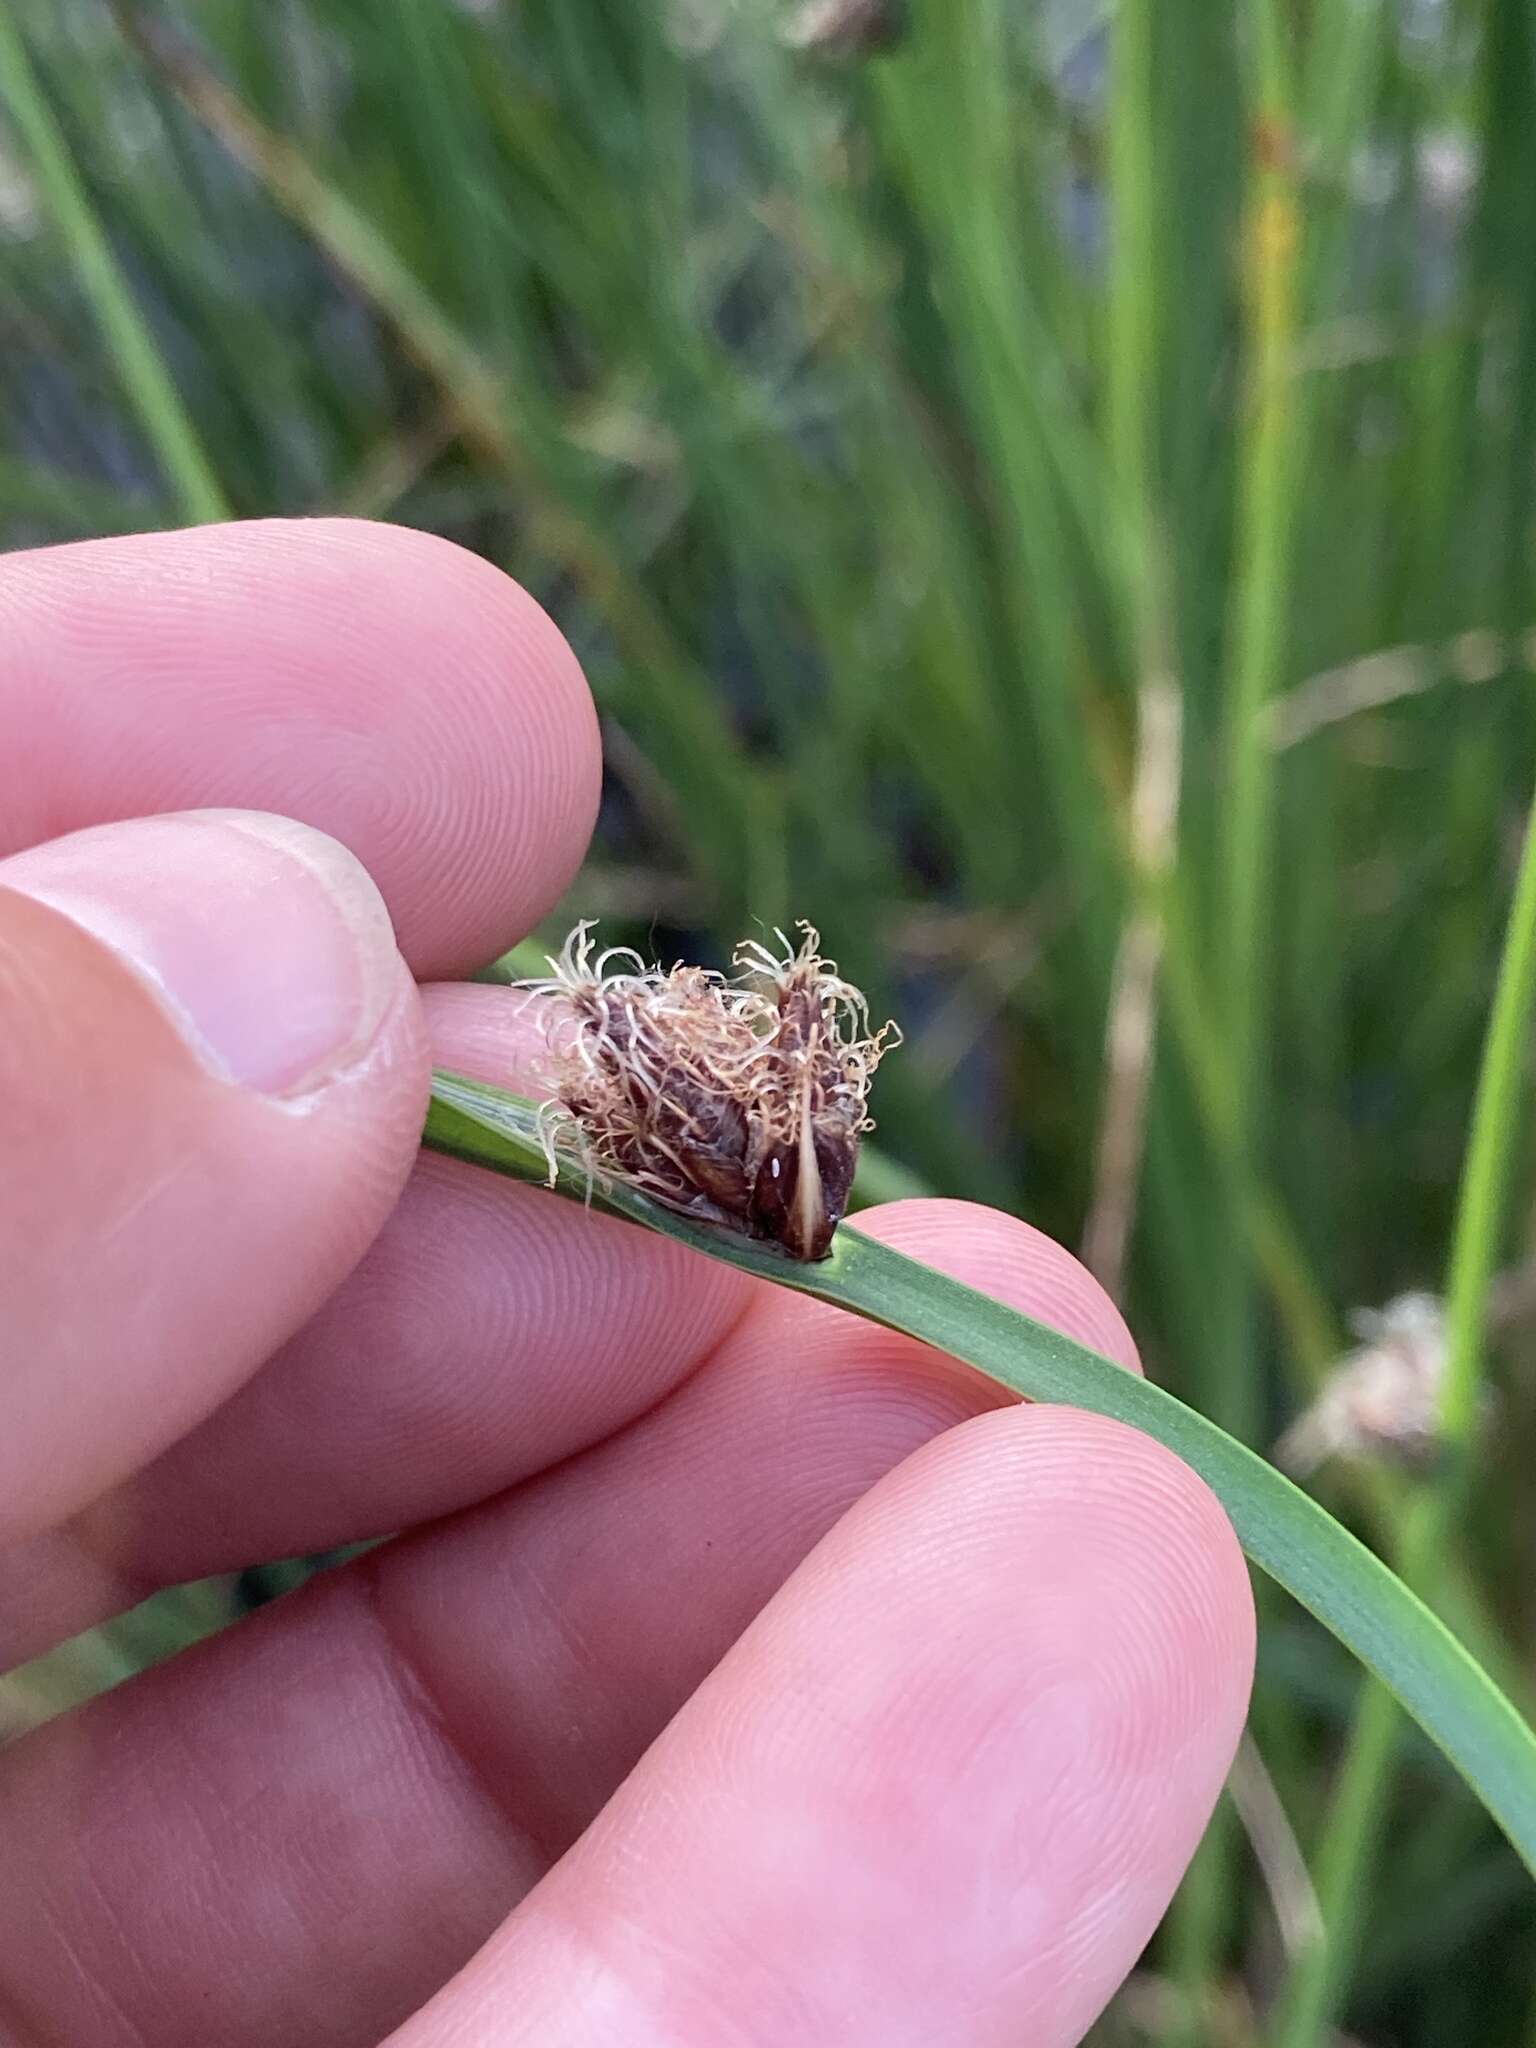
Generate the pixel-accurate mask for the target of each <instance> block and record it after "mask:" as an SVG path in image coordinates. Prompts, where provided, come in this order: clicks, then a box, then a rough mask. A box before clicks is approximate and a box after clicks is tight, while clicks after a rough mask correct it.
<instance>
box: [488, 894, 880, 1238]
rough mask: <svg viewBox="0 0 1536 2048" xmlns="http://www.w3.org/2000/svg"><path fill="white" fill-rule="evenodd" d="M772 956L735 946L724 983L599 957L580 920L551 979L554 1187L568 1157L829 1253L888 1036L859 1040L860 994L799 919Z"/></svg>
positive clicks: (628, 956)
mask: <svg viewBox="0 0 1536 2048" xmlns="http://www.w3.org/2000/svg"><path fill="white" fill-rule="evenodd" d="M797 929H798V930H799V931H800V932H801V934H802V939H801V943H800V944H799V945H798V946H795V945H794V944H792V943H791V941H790V940H788V939H787V938H786V937H785V936H784V934H783V933H782V932H778V933H776V934H775V936H776V937H777V938H778V940H779V941H780V944H781V947H782V952H780V953H774V952H770V951H769V950H768V949H767V948H766V947H764V946H761V945H759V944H757V943H756V942H755V941H747V942H745V943H743V944H742V945H741V946H740V947H738V948H737V951H736V955H735V959H734V962H733V965H734V966H735V968H736V970H737V972H736V974H735V975H734V976H733V977H730V978H727V977H726V976H724V975H721V974H716V973H712V972H710V971H709V970H708V969H706V968H702V967H688V966H684V965H683V964H682V963H681V962H680V963H679V964H678V965H676V966H674V967H671V968H667V969H663V968H659V967H648V966H647V965H646V964H645V962H644V961H643V960H642V959H641V958H640V956H639V955H638V954H637V953H634V952H632V951H630V950H629V949H628V948H626V947H612V948H610V949H609V950H608V951H606V952H602V953H596V952H595V949H594V946H593V942H592V938H591V931H592V927H591V925H590V924H579V925H577V927H576V929H575V930H574V931H573V932H572V933H571V935H570V937H569V938H568V939H567V940H566V942H565V945H564V947H563V948H562V949H561V952H560V954H559V956H558V958H554V959H551V961H550V963H549V964H550V968H551V974H550V976H549V978H548V979H547V980H544V981H536V982H528V983H525V984H524V987H525V988H526V989H527V990H528V992H529V993H530V995H531V996H533V997H534V998H536V999H538V1000H539V1001H540V1003H541V1005H543V1006H544V1007H545V1016H544V1028H545V1038H546V1042H547V1044H548V1047H549V1058H548V1062H547V1080H548V1085H549V1088H550V1091H551V1093H550V1100H549V1102H548V1103H546V1104H545V1110H544V1136H545V1150H546V1152H547V1153H548V1156H549V1162H550V1179H551V1181H552V1182H553V1180H554V1178H555V1174H556V1172H557V1170H558V1148H559V1146H560V1145H561V1143H562V1142H567V1143H569V1144H570V1146H571V1147H572V1149H573V1150H574V1151H575V1152H576V1154H577V1155H578V1157H579V1158H580V1159H581V1160H582V1161H583V1162H584V1164H585V1165H586V1167H587V1169H588V1171H589V1172H591V1173H593V1174H597V1175H603V1176H607V1177H611V1178H616V1179H619V1180H623V1181H627V1182H628V1183H629V1184H630V1185H631V1186H632V1187H636V1188H638V1189H640V1190H641V1191H642V1192H643V1193H645V1194H647V1195H650V1196H651V1197H652V1198H653V1199H654V1200H656V1201H658V1202H663V1203H665V1204H666V1205H667V1206H668V1207H669V1208H673V1209H678V1210H681V1211H682V1212H683V1213H684V1214H686V1215H689V1216H696V1217H698V1218H700V1219H701V1220H703V1221H705V1222H709V1223H716V1224H720V1225H722V1226H724V1227H725V1228H727V1229H730V1230H734V1231H737V1232H739V1233H740V1234H742V1235H743V1236H746V1237H754V1238H761V1239H764V1240H767V1241H770V1242H772V1243H775V1244H778V1245H781V1246H782V1247H783V1248H784V1250H785V1251H787V1252H788V1253H789V1254H790V1256H791V1257H792V1258H797V1259H819V1258H822V1257H824V1256H825V1254H826V1251H827V1248H828V1246H829V1245H830V1243H831V1241H832V1233H833V1231H834V1230H835V1229H836V1227H837V1225H838V1222H839V1221H840V1219H841V1217H842V1214H843V1211H844V1209H845V1208H846V1207H847V1202H848V1190H849V1187H850V1186H851V1184H852V1181H853V1169H854V1165H855V1162H856V1160H857V1157H858V1147H859V1137H860V1134H861V1133H862V1132H864V1131H866V1130H868V1129H870V1128H871V1126H870V1120H869V1117H868V1115H867V1114H866V1108H865V1105H866V1102H867V1100H868V1095H869V1084H870V1080H871V1078H872V1077H873V1075H874V1071H875V1068H876V1067H877V1066H878V1065H879V1063H880V1058H881V1055H882V1054H883V1053H884V1051H885V1050H886V1048H887V1047H888V1046H890V1045H891V1044H893V1043H897V1042H899V1037H900V1034H899V1033H898V1032H897V1030H896V1027H895V1025H894V1024H887V1025H885V1026H883V1027H882V1028H881V1029H880V1030H879V1031H876V1032H871V1031H870V1029H869V1019H868V1013H867V1009H866V1005H865V1001H864V998H863V996H862V995H861V994H860V992H859V991H858V990H857V989H856V988H854V987H853V986H852V984H851V983H849V982H846V981H844V980H843V979H842V978H841V976H840V975H839V974H838V972H837V969H836V966H835V965H834V963H833V962H831V961H829V960H824V959H822V957H821V955H820V953H819V951H818V947H819V945H820V940H819V938H818V936H817V934H816V932H815V931H814V930H813V929H812V928H811V926H810V925H808V924H801V925H800V926H799V927H798V928H797Z"/></svg>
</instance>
